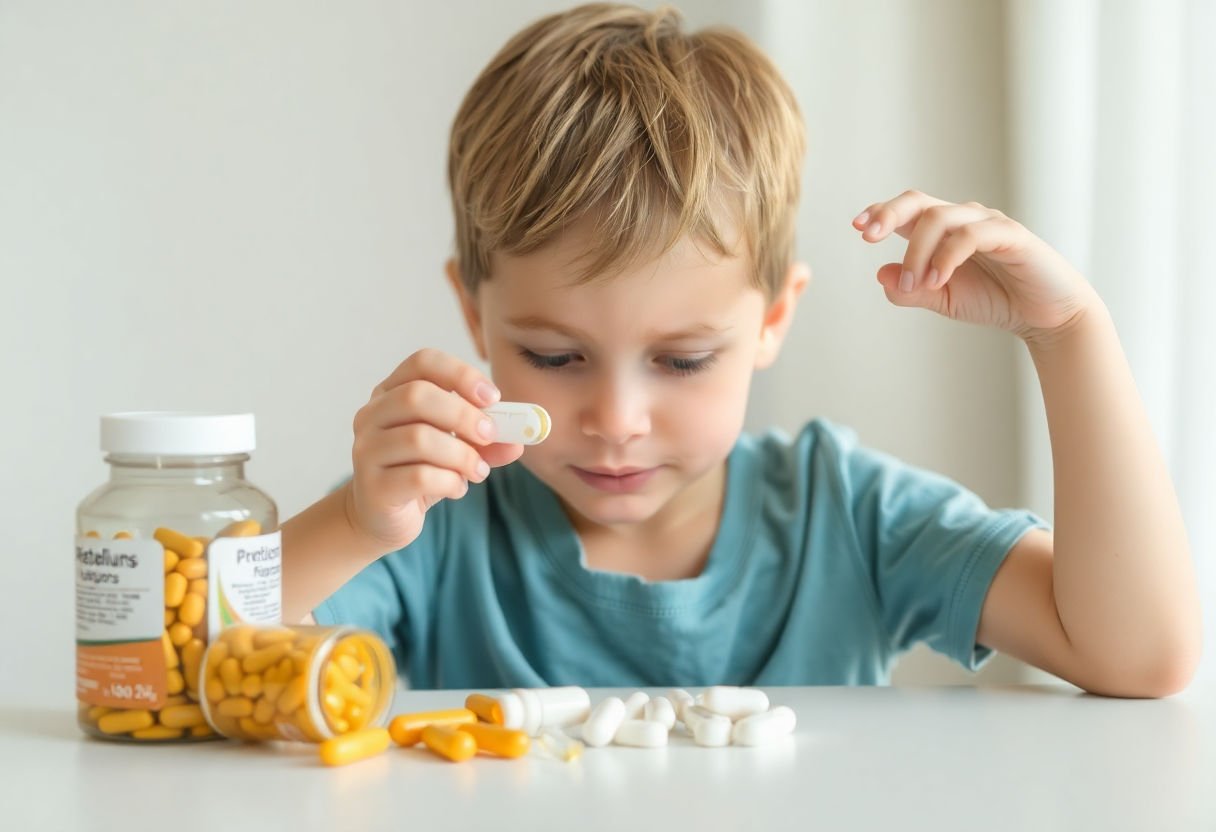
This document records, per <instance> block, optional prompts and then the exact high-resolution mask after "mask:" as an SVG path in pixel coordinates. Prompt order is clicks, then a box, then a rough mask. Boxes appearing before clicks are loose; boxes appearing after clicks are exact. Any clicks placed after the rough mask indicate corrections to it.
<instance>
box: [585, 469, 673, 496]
mask: <svg viewBox="0 0 1216 832" xmlns="http://www.w3.org/2000/svg"><path fill="white" fill-rule="evenodd" d="M571 468H572V469H573V471H574V473H575V474H577V475H578V478H579V479H581V480H582V481H583V482H585V483H586V484H587V485H589V486H591V487H592V488H594V489H596V490H597V491H606V492H608V493H610V494H627V493H630V492H633V491H639V490H641V489H642V488H643V487H645V485H646V483H648V482H649V481H650V479H651V477H653V476H654V475H655V474H656V473H658V471H659V469H658V468H636V467H626V468H600V467H595V468H579V467H578V466H571Z"/></svg>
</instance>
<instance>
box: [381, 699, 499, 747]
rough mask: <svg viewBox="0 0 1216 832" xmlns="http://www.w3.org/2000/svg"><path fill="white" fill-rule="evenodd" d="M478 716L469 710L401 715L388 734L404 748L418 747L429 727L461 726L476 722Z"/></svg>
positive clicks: (395, 720)
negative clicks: (423, 733) (425, 730)
mask: <svg viewBox="0 0 1216 832" xmlns="http://www.w3.org/2000/svg"><path fill="white" fill-rule="evenodd" d="M476 721H477V714H475V713H473V712H472V711H470V710H469V709H468V708H451V709H449V710H446V711H422V712H420V713H414V714H401V715H400V716H396V717H393V720H392V721H391V722H390V723H389V724H388V732H389V734H390V735H392V738H393V742H395V743H397V745H400V746H402V747H403V748H409V747H410V746H413V745H417V744H418V741H419V740H421V739H422V730H423V729H424V728H426V727H427V726H428V725H447V726H450V725H460V724H461V723H465V722H476Z"/></svg>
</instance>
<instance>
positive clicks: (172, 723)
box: [160, 705, 207, 728]
mask: <svg viewBox="0 0 1216 832" xmlns="http://www.w3.org/2000/svg"><path fill="white" fill-rule="evenodd" d="M206 722H207V720H206V719H205V718H204V717H203V709H202V708H200V707H199V706H198V705H172V706H170V707H167V708H161V711H160V724H161V725H164V726H167V727H169V728H193V727H194V726H196V725H203V724H205V723H206Z"/></svg>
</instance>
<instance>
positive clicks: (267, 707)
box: [253, 697, 275, 725]
mask: <svg viewBox="0 0 1216 832" xmlns="http://www.w3.org/2000/svg"><path fill="white" fill-rule="evenodd" d="M274 713H275V711H274V702H271V701H270V700H269V699H266V698H265V697H263V698H261V699H259V700H258V702H257V704H256V705H254V706H253V721H254V722H260V723H262V724H263V725H266V724H269V723H270V722H271V721H273V720H274Z"/></svg>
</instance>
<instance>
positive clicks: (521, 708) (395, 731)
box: [320, 685, 797, 765]
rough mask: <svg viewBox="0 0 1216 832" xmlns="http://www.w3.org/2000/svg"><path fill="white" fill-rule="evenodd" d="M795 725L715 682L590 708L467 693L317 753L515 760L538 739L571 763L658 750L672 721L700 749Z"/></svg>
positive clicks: (341, 759)
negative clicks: (599, 753)
mask: <svg viewBox="0 0 1216 832" xmlns="http://www.w3.org/2000/svg"><path fill="white" fill-rule="evenodd" d="M796 721H797V720H796V717H795V714H794V711H793V710H792V709H791V708H788V707H786V706H784V705H781V706H777V707H775V708H771V707H769V701H768V696H767V695H766V694H765V693H764V691H762V690H759V689H756V688H745V687H732V686H724V685H720V686H715V687H711V688H707V689H706V690H705V692H704V693H702V694H701V695H699V696H696V697H693V696H692V695H691V694H690V693H688V692H687V691H685V690H681V689H675V690H672V691H669V692H668V693H667V695H666V696H656V697H653V698H652V697H651V696H650V695H649V694H647V693H645V692H644V691H636V692H635V693H633V694H631V695H630V696H629V697H628V698H626V699H621V698H620V697H617V696H609V697H607V698H605V699H603V700H602V701H601V702H599V703H598V704H597V705H596V706H595V708H592V707H591V701H590V697H589V695H588V694H587V691H586V690H584V689H583V688H579V687H557V688H537V689H523V688H516V689H513V690H510V691H507V692H504V693H501V694H493V695H491V694H482V693H474V694H470V695H469V697H468V698H467V699H466V700H465V707H463V708H454V709H451V710H445V711H429V712H425V713H415V714H402V715H400V716H397V717H395V718H394V719H393V720H392V722H391V723H390V724H389V727H388V729H387V730H386V729H383V728H369V729H364V730H362V731H354V732H352V733H350V734H346V735H344V736H340V737H335V738H333V739H330V740H327V741H325V742H323V743H321V747H320V755H321V760H322V762H324V763H325V764H326V765H344V764H346V763H351V762H355V761H356V760H362V759H364V758H366V757H370V756H373V755H375V754H379V753H381V752H383V751H384V750H386V749H387V748H388V747H389V745H390V742H392V743H396V744H397V745H399V746H402V747H406V748H408V747H413V746H416V745H418V744H419V743H422V744H423V745H424V746H425V747H426V748H427V749H429V750H430V751H432V752H433V753H435V754H437V755H439V756H441V757H443V758H445V759H448V760H451V761H453V762H463V761H465V760H468V759H470V758H471V757H473V756H474V755H476V754H477V753H478V752H479V751H482V752H485V753H487V754H491V755H494V756H498V757H506V758H515V757H521V756H523V755H524V754H527V753H528V750H529V748H530V747H531V746H532V739H533V738H537V739H538V740H539V745H540V747H542V748H543V749H545V750H546V751H547V752H548V753H550V754H551V755H553V756H555V757H557V758H558V759H562V760H573V759H577V758H578V757H579V756H580V754H581V752H582V750H583V747H584V745H588V746H591V747H595V748H598V747H602V746H606V745H609V744H616V745H621V746H631V747H634V748H659V747H662V746H665V745H667V743H668V739H669V737H670V735H671V733H672V732H673V731H674V730H676V728H677V725H679V724H682V725H683V726H684V731H685V732H686V733H687V734H688V735H689V736H691V737H692V739H693V741H694V742H695V743H696V744H697V745H699V746H704V747H710V748H712V747H721V746H726V745H731V744H734V745H747V746H758V745H767V744H769V743H773V742H777V741H779V740H781V739H782V738H784V737H787V736H789V735H790V734H792V733H793V731H794V726H795V724H796ZM571 733H577V734H579V736H581V741H579V740H578V739H575V738H574V737H572V736H571Z"/></svg>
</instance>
